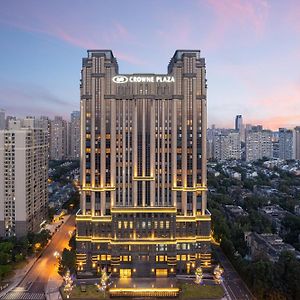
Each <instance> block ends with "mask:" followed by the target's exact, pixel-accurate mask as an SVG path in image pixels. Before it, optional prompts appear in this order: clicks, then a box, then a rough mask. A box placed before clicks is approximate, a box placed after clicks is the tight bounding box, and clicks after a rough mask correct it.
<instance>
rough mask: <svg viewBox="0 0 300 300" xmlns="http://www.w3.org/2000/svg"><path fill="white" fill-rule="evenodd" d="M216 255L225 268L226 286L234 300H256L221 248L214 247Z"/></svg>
mask: <svg viewBox="0 0 300 300" xmlns="http://www.w3.org/2000/svg"><path fill="white" fill-rule="evenodd" d="M213 247H214V250H215V252H216V255H217V257H218V259H219V261H220V263H221V265H222V266H223V268H224V285H225V287H226V289H227V292H228V293H229V296H230V298H231V299H232V300H247V299H248V300H250V299H251V300H252V299H255V298H254V296H253V295H252V294H251V292H250V290H249V288H248V287H247V285H246V284H245V282H244V281H243V280H242V279H241V277H240V275H239V274H238V273H237V271H236V270H235V269H234V267H233V266H232V264H231V263H230V261H229V260H228V258H227V257H226V256H225V254H224V253H223V252H222V250H221V248H220V247H219V246H213Z"/></svg>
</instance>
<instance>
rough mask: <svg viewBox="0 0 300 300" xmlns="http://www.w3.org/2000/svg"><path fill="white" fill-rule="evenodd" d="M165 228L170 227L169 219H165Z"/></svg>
mask: <svg viewBox="0 0 300 300" xmlns="http://www.w3.org/2000/svg"><path fill="white" fill-rule="evenodd" d="M166 228H167V229H169V228H170V221H166Z"/></svg>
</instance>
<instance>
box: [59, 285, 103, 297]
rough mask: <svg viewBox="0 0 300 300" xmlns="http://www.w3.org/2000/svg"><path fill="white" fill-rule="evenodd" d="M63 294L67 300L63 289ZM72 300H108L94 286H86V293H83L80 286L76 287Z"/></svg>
mask: <svg viewBox="0 0 300 300" xmlns="http://www.w3.org/2000/svg"><path fill="white" fill-rule="evenodd" d="M61 294H62V296H63V299H67V297H66V295H65V294H64V292H63V288H61ZM69 299H71V300H80V299H90V300H92V299H108V298H106V297H105V295H104V293H103V292H99V291H98V289H97V287H96V286H94V285H86V292H81V289H80V286H75V287H74V288H73V290H72V293H71V296H70V298H69Z"/></svg>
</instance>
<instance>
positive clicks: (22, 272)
mask: <svg viewBox="0 0 300 300" xmlns="http://www.w3.org/2000/svg"><path fill="white" fill-rule="evenodd" d="M38 258H39V256H37V257H32V258H30V259H29V260H28V263H27V265H26V266H25V267H24V268H22V269H17V270H16V271H15V275H14V276H13V277H12V278H11V279H10V283H9V285H8V287H7V288H6V289H4V290H3V291H1V292H0V298H2V297H3V296H5V295H6V294H7V293H9V292H10V291H12V290H13V289H14V288H16V287H17V286H18V285H19V284H20V283H21V282H22V280H23V278H24V277H25V276H26V274H27V273H28V272H29V271H30V269H31V268H32V266H33V265H34V264H35V262H36V261H37V260H38Z"/></svg>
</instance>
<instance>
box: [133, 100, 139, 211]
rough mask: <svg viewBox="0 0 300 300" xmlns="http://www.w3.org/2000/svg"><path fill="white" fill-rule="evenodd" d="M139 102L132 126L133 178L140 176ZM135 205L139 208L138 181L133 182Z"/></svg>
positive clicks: (134, 111) (134, 105)
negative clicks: (138, 143) (138, 145)
mask: <svg viewBox="0 0 300 300" xmlns="http://www.w3.org/2000/svg"><path fill="white" fill-rule="evenodd" d="M137 126H138V125H137V100H134V104H133V124H132V135H133V138H132V142H133V145H132V152H133V153H132V160H133V176H134V177H136V176H138V153H137V151H138V147H137V135H138V129H137ZM132 184H133V187H132V188H133V205H134V206H137V203H138V202H137V184H138V183H137V181H135V180H133V183H132Z"/></svg>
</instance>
